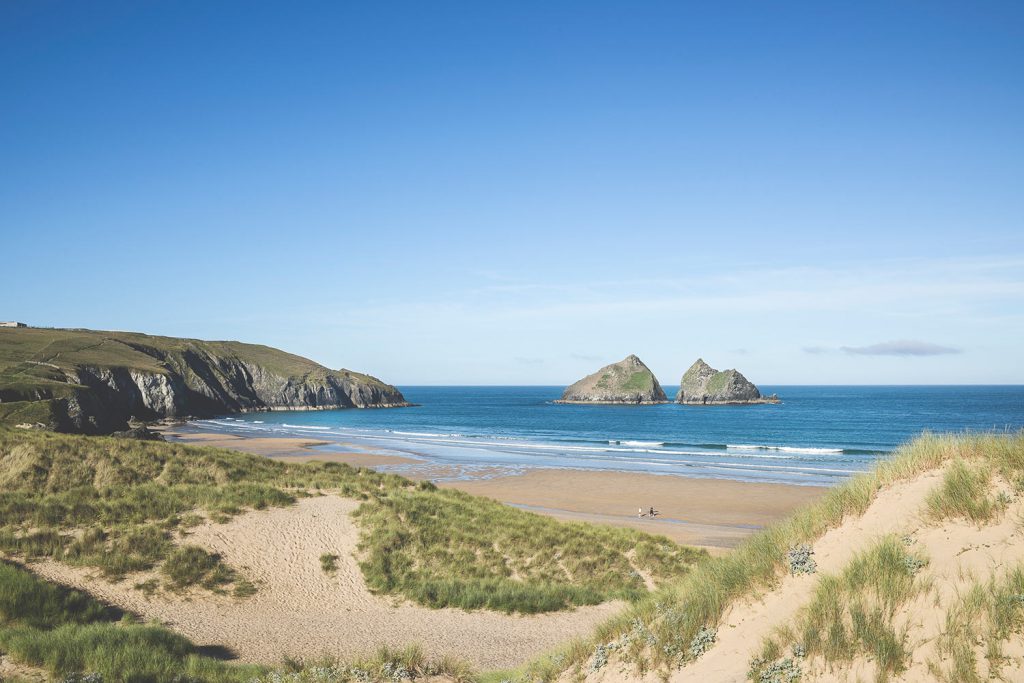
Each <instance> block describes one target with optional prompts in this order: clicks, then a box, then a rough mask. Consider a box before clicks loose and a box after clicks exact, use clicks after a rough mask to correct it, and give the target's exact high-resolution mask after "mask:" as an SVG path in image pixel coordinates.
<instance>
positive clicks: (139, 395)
mask: <svg viewBox="0 0 1024 683" xmlns="http://www.w3.org/2000/svg"><path fill="white" fill-rule="evenodd" d="M407 405H409V404H408V403H407V402H406V400H405V398H404V397H403V396H402V393H401V392H400V391H399V390H398V389H396V388H395V387H393V386H391V385H389V384H385V383H384V382H381V381H380V380H378V379H376V378H374V377H370V376H369V375H364V374H360V373H357V372H352V371H349V370H330V369H328V368H325V367H323V366H322V365H319V364H318V363H315V362H313V361H311V360H309V359H306V358H302V357H301V356H296V355H293V354H290V353H286V352H284V351H279V350H277V349H273V348H270V347H268V346H260V345H256V344H243V343H241V342H230V341H229V342H222V341H213V342H211V341H201V340H197V339H179V338H174V337H155V336H150V335H145V334H138V333H131V332H101V331H94V330H59V329H37V328H27V329H3V330H0V423H3V424H31V425H37V424H41V425H43V426H45V427H47V428H49V429H54V430H57V431H64V432H80V433H86V434H109V433H111V432H115V431H119V430H123V429H125V428H126V427H127V424H128V421H129V420H132V419H138V420H155V419H160V418H166V417H209V416H213V415H219V414H224V413H240V412H253V411H261V410H326V409H332V408H385V407H400V406H407Z"/></svg>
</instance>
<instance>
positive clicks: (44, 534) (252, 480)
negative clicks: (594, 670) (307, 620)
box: [0, 430, 705, 613]
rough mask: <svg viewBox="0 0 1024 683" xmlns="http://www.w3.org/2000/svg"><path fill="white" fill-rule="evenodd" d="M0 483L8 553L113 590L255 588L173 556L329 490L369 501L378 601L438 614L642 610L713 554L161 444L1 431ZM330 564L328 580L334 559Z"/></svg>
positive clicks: (351, 477) (372, 482) (356, 477)
mask: <svg viewBox="0 0 1024 683" xmlns="http://www.w3.org/2000/svg"><path fill="white" fill-rule="evenodd" d="M0 487H2V491H0V551H2V552H4V553H6V554H8V555H9V556H12V557H16V558H20V559H24V560H32V559H36V558H43V557H47V558H51V559H54V560H58V561H61V562H65V563H68V564H72V565H83V566H89V567H95V568H97V569H98V570H99V571H100V572H102V573H103V574H104V575H105V576H106V577H108V578H111V579H118V578H122V577H124V576H126V575H128V574H132V573H136V572H146V571H150V570H156V571H157V572H158V574H159V576H160V577H161V578H162V586H163V587H164V588H167V589H170V590H175V591H181V590H185V589H188V588H190V587H194V586H200V587H203V588H206V589H209V590H213V591H218V592H223V591H227V590H232V591H234V592H235V594H236V595H238V594H248V593H251V592H252V590H253V586H252V584H250V583H249V582H248V581H246V580H245V579H244V577H243V576H242V575H241V574H240V573H239V572H238V571H237V570H235V569H233V568H230V567H227V566H225V565H224V564H223V562H222V561H221V559H220V558H219V557H218V556H217V555H214V554H211V553H208V552H207V551H205V550H204V549H202V548H199V547H195V546H190V545H187V544H184V545H179V543H178V542H177V541H180V540H181V539H183V538H187V534H188V529H189V528H190V527H191V526H194V525H196V524H197V523H199V522H202V521H203V520H206V519H210V520H212V521H214V522H220V521H226V520H227V519H229V518H230V517H232V516H234V515H238V514H240V513H242V512H244V511H246V510H259V509H264V508H267V507H272V506H284V505H289V504H291V503H293V502H295V501H296V499H297V498H299V497H301V496H309V495H314V494H315V493H317V492H322V491H331V492H336V493H338V494H339V495H341V496H344V497H348V498H354V499H358V500H362V501H363V503H362V505H361V506H360V507H359V508H358V509H357V511H356V519H357V521H358V523H359V526H360V530H361V536H360V538H361V542H360V547H361V550H362V552H363V558H362V562H361V565H362V568H363V571H364V574H365V577H366V581H367V584H368V585H369V587H370V588H371V590H374V591H376V592H380V593H389V594H396V595H401V596H403V597H406V598H408V599H410V600H412V601H414V602H418V603H420V604H423V605H427V606H430V607H463V608H466V609H475V608H488V609H495V610H501V611H504V612H524V613H535V612H545V611H552V610H558V609H565V608H567V607H571V606H574V605H589V604H595V603H599V602H603V601H606V600H610V599H615V598H625V599H635V598H639V597H640V596H642V595H643V594H645V593H646V592H647V584H646V581H645V578H644V577H645V576H646V577H647V578H648V579H649V580H650V581H652V582H655V583H658V582H664V581H666V580H669V579H673V578H678V577H679V576H681V575H683V574H685V573H686V572H687V571H689V569H690V567H691V565H692V564H693V563H694V562H696V561H697V560H698V559H700V558H702V557H703V556H704V555H705V553H704V552H703V551H698V550H694V549H691V548H684V547H682V546H679V545H676V544H675V543H673V542H671V541H669V540H668V539H665V538H663V537H657V536H652V535H650V534H645V533H642V532H639V531H634V530H624V529H618V528H613V527H603V526H590V525H582V524H563V523H560V522H557V521H554V520H552V519H550V518H547V517H542V516H540V515H537V514H534V513H530V512H526V511H523V510H518V509H515V508H511V507H508V506H506V505H502V504H501V503H498V502H496V501H493V500H489V499H486V498H477V497H473V496H469V495H467V494H464V493H461V492H457V491H453V490H447V489H438V488H437V487H435V486H433V485H432V484H430V483H428V482H420V483H415V482H412V481H409V480H407V479H404V478H402V477H398V476H394V475H386V474H379V473H376V472H373V471H372V470H367V469H362V468H353V467H349V466H348V465H345V464H342V463H299V464H286V463H281V462H275V461H272V460H268V459H266V458H261V457H258V456H253V455H248V454H244V453H238V452H234V451H226V450H219V449H212V448H202V447H191V446H184V445H180V444H170V443H160V442H142V441H134V440H128V439H116V438H104V437H78V436H69V435H60V434H52V433H42V432H32V431H26V430H0ZM335 559H336V558H335ZM321 562H322V563H323V565H324V570H325V571H331V565H332V564H333V561H331V559H330V558H327V559H326V560H325V559H324V558H321ZM148 587H149V588H153V584H152V583H150V584H148Z"/></svg>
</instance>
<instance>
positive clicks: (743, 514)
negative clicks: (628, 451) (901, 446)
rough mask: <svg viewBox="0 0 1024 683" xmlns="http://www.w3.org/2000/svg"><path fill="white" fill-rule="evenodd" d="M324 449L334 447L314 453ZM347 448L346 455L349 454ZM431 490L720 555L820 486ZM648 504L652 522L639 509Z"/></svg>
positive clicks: (467, 482) (297, 444)
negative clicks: (606, 526) (651, 536)
mask: <svg viewBox="0 0 1024 683" xmlns="http://www.w3.org/2000/svg"><path fill="white" fill-rule="evenodd" d="M159 431H160V432H161V433H162V434H163V435H164V436H165V438H167V439H168V440H169V441H172V442H179V443H186V444H192V445H202V446H213V447H217V448H228V449H233V450H239V451H243V452H247V453H252V454H254V455H260V456H263V457H267V458H270V459H272V460H280V461H282V462H310V461H314V460H320V461H323V462H344V463H348V464H349V465H352V466H353V467H370V468H374V467H394V466H399V467H400V466H407V465H419V466H421V467H418V468H414V471H411V472H408V473H402V474H403V475H404V476H408V477H409V478H413V479H428V480H430V479H436V478H440V477H443V475H445V474H446V473H448V471H449V470H448V468H446V467H445V466H444V465H439V466H438V467H436V468H433V467H430V466H429V465H428V464H427V463H425V462H424V461H423V460H418V459H415V458H414V457H406V456H403V455H391V454H385V453H374V452H372V451H367V450H364V449H362V448H360V447H357V446H353V445H351V444H338V443H337V442H333V441H323V440H319V439H315V438H297V437H282V436H245V435H238V434H223V433H218V432H202V431H194V430H191V429H190V430H188V431H179V430H177V429H175V427H174V426H165V427H161V428H159ZM320 446H331V447H333V448H334V449H338V450H330V451H327V450H315V449H316V448H318V447H320ZM348 449H351V450H348ZM438 486H441V487H445V488H453V489H458V490H461V491H464V492H466V493H469V494H472V495H477V496H485V497H488V498H493V499H495V500H498V501H501V502H502V503H505V504H507V505H512V506H515V507H519V508H522V509H526V510H531V511H533V512H537V513H538V514H543V515H547V516H550V517H554V518H556V519H559V520H561V521H566V522H588V523H595V524H610V525H612V526H620V527H628V528H633V529H640V530H642V531H646V532H648V533H652V534H659V535H664V536H667V537H668V538H670V539H672V540H673V541H675V542H677V543H682V544H686V545H695V546H699V547H705V548H709V549H711V550H713V551H714V550H718V551H724V550H727V549H730V548H733V547H735V546H736V545H737V544H739V543H740V542H741V541H742V540H743V539H744V538H746V537H747V536H749V535H751V534H752V533H754V532H755V531H757V530H758V529H761V528H763V527H764V526H767V525H768V524H771V523H772V522H774V521H777V520H779V519H782V518H784V517H786V516H787V515H789V514H790V513H791V512H792V511H793V510H794V509H796V508H797V507H799V506H801V505H803V504H805V503H809V502H812V501H814V500H816V499H817V498H819V497H820V496H821V495H823V494H824V493H825V491H827V490H828V489H827V488H826V487H820V486H802V485H796V484H775V483H755V482H743V481H734V480H730V479H705V478H696V477H683V476H678V475H670V474H647V473H640V472H611V471H602V470H572V469H542V468H531V469H526V470H525V471H519V472H506V471H503V470H501V469H500V468H496V469H495V471H492V472H490V473H489V475H488V476H487V477H482V478H475V479H460V480H455V481H451V480H449V481H440V482H438ZM652 506H653V507H654V508H655V509H656V510H657V511H658V513H659V514H658V515H657V516H655V517H654V518H650V517H648V516H644V517H640V516H638V509H639V508H643V510H645V511H646V510H648V509H649V508H650V507H652Z"/></svg>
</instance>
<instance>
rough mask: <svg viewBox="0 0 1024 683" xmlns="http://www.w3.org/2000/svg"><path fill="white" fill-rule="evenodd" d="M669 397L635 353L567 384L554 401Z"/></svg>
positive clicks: (640, 400)
mask: <svg viewBox="0 0 1024 683" xmlns="http://www.w3.org/2000/svg"><path fill="white" fill-rule="evenodd" d="M667 402H668V397H667V396H665V392H664V391H663V390H662V388H661V385H660V384H658V380H657V378H655V376H654V373H653V372H651V371H650V369H649V368H648V367H647V366H646V365H644V363H643V361H641V360H640V359H639V358H637V357H636V356H632V355H630V356H626V357H625V358H623V359H622V360H620V361H619V362H618V363H612V364H611V365H606V366H605V367H603V368H601V369H600V370H598V371H597V372H595V373H594V374H592V375H587V376H586V377H584V378H583V379H581V380H580V381H578V382H576V383H575V384H573V385H572V386H570V387H568V388H567V389H566V390H565V392H564V393H563V394H562V398H561V399H559V400H558V401H555V403H609V404H634V405H636V404H641V405H646V404H652V403H667Z"/></svg>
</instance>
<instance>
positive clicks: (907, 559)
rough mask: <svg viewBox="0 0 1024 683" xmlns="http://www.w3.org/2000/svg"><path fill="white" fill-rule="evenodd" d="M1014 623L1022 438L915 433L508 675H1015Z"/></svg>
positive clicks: (1022, 671)
mask: <svg viewBox="0 0 1024 683" xmlns="http://www.w3.org/2000/svg"><path fill="white" fill-rule="evenodd" d="M1022 629H1024V434H1021V433H1018V434H1001V435H946V436H933V435H925V436H922V437H920V438H918V439H916V440H915V441H913V442H911V443H910V444H908V445H906V446H904V447H902V448H901V449H900V450H899V452H898V453H896V454H895V456H894V457H893V458H892V459H891V460H888V461H885V462H883V463H881V464H880V465H879V466H878V467H876V468H875V469H874V470H873V471H872V472H869V473H867V474H864V475H861V476H858V477H855V478H854V479H852V480H850V481H849V482H848V483H846V484H844V485H842V486H838V487H836V488H835V489H833V490H831V491H830V492H829V493H828V494H827V495H826V496H825V497H824V498H823V499H821V500H820V501H819V502H817V503H814V504H812V505H809V506H807V507H805V508H802V509H801V510H800V511H798V512H797V513H795V514H794V515H793V516H791V517H790V518H788V519H786V520H784V521H782V522H780V523H778V524H775V525H773V526H771V527H769V528H767V529H765V530H763V531H761V532H759V533H757V534H755V535H754V536H752V537H751V538H750V539H749V540H748V541H746V542H745V543H744V544H742V545H741V546H740V547H738V548H737V549H736V550H735V551H734V552H732V553H730V554H729V555H726V556H722V557H716V558H710V559H708V560H707V561H704V562H702V563H700V564H698V566H697V567H695V569H694V570H693V571H692V572H690V573H688V574H687V575H685V576H684V577H682V578H681V579H680V580H678V581H674V582H671V583H670V584H668V585H667V586H666V587H664V588H663V589H662V590H660V591H657V592H655V593H653V594H652V595H650V596H649V597H647V598H645V599H644V600H642V601H640V602H638V603H635V604H634V605H633V606H632V607H630V608H628V609H627V610H626V611H625V612H624V613H623V614H621V615H620V616H619V617H617V618H615V619H614V620H612V621H611V622H609V623H606V624H605V625H604V626H603V627H601V628H600V629H599V630H598V632H597V633H595V635H594V637H593V638H592V639H590V640H588V641H577V642H574V643H572V644H571V645H569V646H567V648H566V649H565V650H563V651H561V652H559V653H557V654H555V655H553V656H551V657H548V658H545V659H543V660H541V661H538V662H534V663H533V664H531V665H530V666H529V667H527V668H526V669H524V671H523V672H520V675H521V680H523V681H535V680H553V679H555V678H559V677H563V678H565V680H568V679H570V678H571V679H573V680H580V679H586V680H588V681H612V680H614V681H625V680H634V679H639V678H643V677H645V675H648V674H653V673H657V675H658V677H660V678H661V679H663V680H678V681H686V680H702V681H736V680H744V679H749V680H752V681H755V682H758V683H792V682H794V681H822V680H827V681H832V680H836V681H840V680H861V681H948V682H949V683H953V682H964V681H978V682H980V681H984V680H1007V681H1009V680H1024V658H1022V657H1021V655H1022V654H1024V635H1022ZM509 677H514V676H509ZM645 680H648V679H647V678H645Z"/></svg>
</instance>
